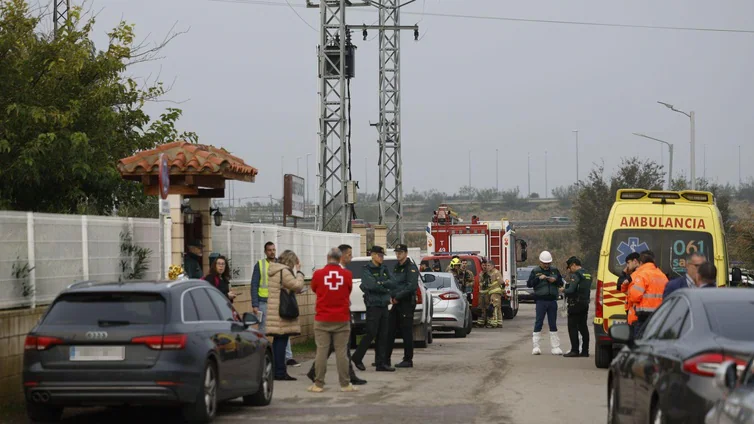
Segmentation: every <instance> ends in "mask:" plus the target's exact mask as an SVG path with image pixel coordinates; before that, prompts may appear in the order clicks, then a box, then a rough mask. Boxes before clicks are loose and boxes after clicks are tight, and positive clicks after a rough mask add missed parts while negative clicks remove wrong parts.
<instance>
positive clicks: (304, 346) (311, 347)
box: [291, 338, 317, 355]
mask: <svg viewBox="0 0 754 424" xmlns="http://www.w3.org/2000/svg"><path fill="white" fill-rule="evenodd" d="M291 350H292V351H293V355H301V354H307V353H314V352H316V351H317V344H316V343H315V342H314V338H308V339H306V341H304V342H302V343H295V344H292V345H291Z"/></svg>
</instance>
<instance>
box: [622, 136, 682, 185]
mask: <svg viewBox="0 0 754 424" xmlns="http://www.w3.org/2000/svg"><path fill="white" fill-rule="evenodd" d="M632 134H633V135H635V136H637V137H644V138H648V139H650V140H654V141H659V142H660V143H662V144H665V145H667V146H668V152H669V153H670V164H669V165H668V190H670V184H672V183H673V145H672V144H671V143H668V142H667V141H663V140H660V139H659V138H654V137H650V136H648V135H644V134H640V133H632Z"/></svg>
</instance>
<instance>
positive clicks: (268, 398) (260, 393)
mask: <svg viewBox="0 0 754 424" xmlns="http://www.w3.org/2000/svg"><path fill="white" fill-rule="evenodd" d="M274 383H275V373H274V372H273V370H272V352H270V351H269V350H268V351H266V352H265V353H264V364H263V368H262V381H260V382H259V390H257V392H256V393H254V394H253V395H250V396H244V397H243V404H244V405H248V406H267V405H269V404H270V402H272V390H273V387H274Z"/></svg>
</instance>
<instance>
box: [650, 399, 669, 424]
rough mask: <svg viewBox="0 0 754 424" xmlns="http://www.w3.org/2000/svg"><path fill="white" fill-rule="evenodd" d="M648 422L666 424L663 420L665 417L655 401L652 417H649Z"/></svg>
mask: <svg viewBox="0 0 754 424" xmlns="http://www.w3.org/2000/svg"><path fill="white" fill-rule="evenodd" d="M649 422H650V423H651V424H666V423H667V422H668V421H667V420H666V419H665V415H664V414H663V413H662V409H660V405H658V404H657V401H656V400H655V402H654V405H653V406H652V415H651V416H650V419H649Z"/></svg>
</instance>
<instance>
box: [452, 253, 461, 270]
mask: <svg viewBox="0 0 754 424" xmlns="http://www.w3.org/2000/svg"><path fill="white" fill-rule="evenodd" d="M450 269H452V270H459V269H461V260H460V259H458V256H454V257H453V259H451V260H450Z"/></svg>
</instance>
